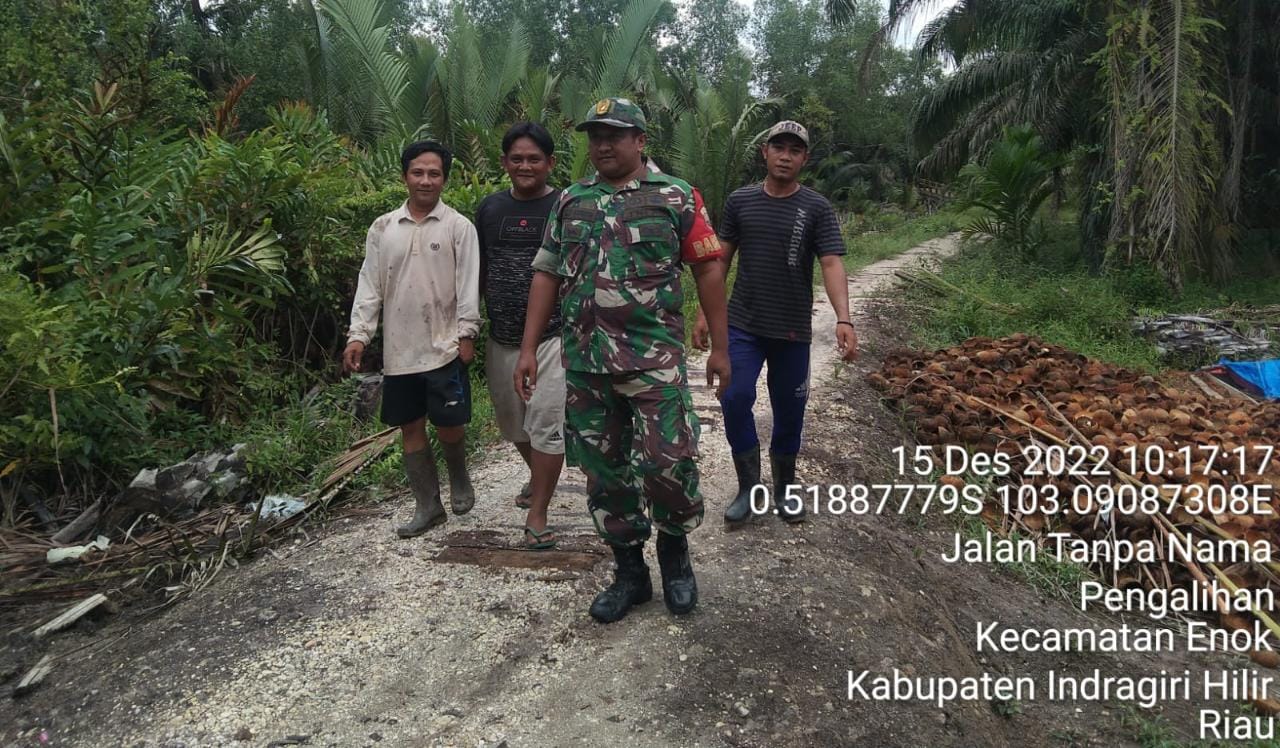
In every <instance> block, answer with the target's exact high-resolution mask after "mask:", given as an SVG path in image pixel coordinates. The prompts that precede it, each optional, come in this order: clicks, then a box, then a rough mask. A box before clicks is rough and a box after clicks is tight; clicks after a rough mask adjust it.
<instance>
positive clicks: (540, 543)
mask: <svg viewBox="0 0 1280 748" xmlns="http://www.w3.org/2000/svg"><path fill="white" fill-rule="evenodd" d="M524 534H525V541H524V549H525V550H526V551H546V550H550V549H552V548H555V547H556V543H557V542H559V541H558V539H557V538H556V531H555V530H552V529H551V528H550V527H547V528H544V529H543V530H542V532H538V531H537V530H535V529H533V528H532V527H529V526H528V525H526V526H525V528H524Z"/></svg>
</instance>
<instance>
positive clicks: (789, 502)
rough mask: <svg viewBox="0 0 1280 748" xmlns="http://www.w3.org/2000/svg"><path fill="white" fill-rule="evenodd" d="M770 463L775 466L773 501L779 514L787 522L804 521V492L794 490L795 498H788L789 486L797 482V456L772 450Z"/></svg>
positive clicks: (792, 493)
mask: <svg viewBox="0 0 1280 748" xmlns="http://www.w3.org/2000/svg"><path fill="white" fill-rule="evenodd" d="M769 465H770V467H772V468H773V503H774V506H775V507H777V509H778V516H779V517H781V518H782V519H783V520H784V521H786V522H791V523H795V522H804V492H803V491H800V490H798V489H797V490H793V491H792V492H791V494H790V495H791V496H792V497H793V498H791V499H788V498H787V486H790V485H793V484H794V483H795V482H796V456H795V455H779V454H774V453H772V452H770V453H769Z"/></svg>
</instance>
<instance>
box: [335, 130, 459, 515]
mask: <svg viewBox="0 0 1280 748" xmlns="http://www.w3.org/2000/svg"><path fill="white" fill-rule="evenodd" d="M452 162H453V157H452V155H451V154H450V153H449V151H448V149H446V148H445V147H444V146H442V145H440V144H439V143H436V142H434V141H430V140H425V141H421V142H418V143H414V144H412V145H410V146H409V147H407V148H405V150H404V152H403V153H401V155H400V165H401V169H402V176H403V177H404V183H405V187H406V188H407V189H408V192H409V196H408V199H407V200H405V203H404V205H402V206H401V207H399V208H397V209H396V210H393V211H391V212H390V213H387V214H386V215H383V216H380V217H379V218H378V220H376V221H374V222H373V225H372V226H370V227H369V233H368V236H367V237H366V238H365V256H364V264H363V265H362V266H361V268H360V281H359V285H358V287H357V289H356V299H355V303H354V304H353V305H352V307H351V328H350V331H349V332H348V333H347V348H346V350H345V351H343V354H342V358H343V364H344V366H345V368H346V369H347V370H348V371H358V370H359V369H360V363H361V358H362V356H363V354H364V349H365V346H366V345H367V344H368V343H369V340H370V339H372V338H373V335H374V333H376V332H377V330H378V317H379V315H381V317H382V328H383V340H384V345H383V354H382V371H383V383H382V420H383V422H384V423H386V424H387V425H388V426H399V427H400V435H401V438H402V439H403V441H404V466H405V472H406V474H407V475H408V478H409V487H410V488H411V489H412V490H413V494H414V498H415V503H416V508H415V511H414V515H413V519H412V520H410V521H409V522H408V523H407V524H405V525H401V526H400V527H398V528H396V533H397V534H398V535H400V537H403V538H409V537H414V536H415V535H420V534H422V533H423V532H426V531H427V530H429V529H431V528H432V527H435V526H436V525H439V524H443V523H444V522H445V521H446V520H447V519H448V515H447V514H445V511H444V507H443V505H442V504H441V503H440V478H439V475H438V474H437V471H436V461H435V456H434V455H433V454H432V451H431V442H430V441H429V440H428V438H427V427H426V422H427V420H430V421H431V424H432V425H433V426H435V427H436V436H437V437H438V438H439V440H440V446H441V449H442V450H443V452H444V457H445V465H446V467H447V468H448V470H449V486H450V495H449V504H450V506H451V508H452V509H453V513H454V514H465V513H467V512H468V511H470V510H471V507H472V506H473V505H474V504H475V492H474V491H473V490H472V488H471V479H470V477H469V476H468V474H467V463H466V445H465V435H466V430H465V426H466V424H467V423H470V421H471V379H470V377H469V376H468V375H467V365H468V364H470V363H471V359H472V358H473V357H474V356H475V338H476V335H477V334H478V333H479V331H480V291H479V277H480V245H479V241H478V240H477V238H476V230H475V227H474V226H472V225H471V222H470V221H468V220H467V219H466V218H464V217H463V216H462V215H461V214H460V213H458V212H457V211H456V210H454V209H453V208H450V207H449V206H448V205H445V204H444V203H443V202H441V201H440V194H441V192H442V191H443V190H444V185H445V183H446V182H447V181H448V179H449V167H450V166H451V165H452Z"/></svg>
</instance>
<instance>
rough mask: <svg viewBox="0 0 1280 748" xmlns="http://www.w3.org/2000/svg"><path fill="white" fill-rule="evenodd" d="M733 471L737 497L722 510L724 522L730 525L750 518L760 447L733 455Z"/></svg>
mask: <svg viewBox="0 0 1280 748" xmlns="http://www.w3.org/2000/svg"><path fill="white" fill-rule="evenodd" d="M733 469H734V470H736V471H737V472H738V495H737V496H734V497H733V501H731V502H729V506H728V507H727V508H726V509H725V510H724V521H725V522H728V523H729V524H731V525H732V524H738V523H740V522H743V521H745V520H746V519H747V518H748V517H750V516H751V489H753V488H755V487H756V486H757V485H759V483H760V445H758V444H757V445H756V446H755V447H754V448H752V449H749V450H747V451H746V452H743V453H741V454H736V455H734V456H733Z"/></svg>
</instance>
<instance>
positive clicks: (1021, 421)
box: [868, 335, 1280, 664]
mask: <svg viewBox="0 0 1280 748" xmlns="http://www.w3.org/2000/svg"><path fill="white" fill-rule="evenodd" d="M868 379H869V381H870V382H871V383H872V385H873V386H875V387H876V388H877V389H879V390H880V391H881V392H883V393H884V394H885V395H886V396H887V397H888V398H890V399H891V400H893V401H896V402H897V403H898V404H899V406H900V407H901V408H902V410H903V413H904V414H905V416H906V417H907V419H908V420H909V422H910V423H911V424H912V425H913V426H914V428H915V431H916V438H917V441H918V442H919V443H921V444H930V445H959V446H965V447H967V448H968V449H969V450H970V451H972V452H984V453H988V454H993V453H996V452H1000V453H1003V454H1004V455H1005V456H1006V459H1009V460H1010V462H1011V464H1012V471H1011V472H1010V474H1009V475H1008V476H1006V477H1004V478H1002V479H1000V480H1004V481H1009V482H1011V483H1014V484H1022V483H1025V484H1032V485H1044V484H1047V483H1053V484H1055V485H1056V486H1057V488H1058V490H1059V493H1060V495H1061V496H1064V497H1070V496H1071V495H1072V492H1073V490H1076V489H1077V487H1078V486H1081V485H1083V484H1088V483H1089V482H1093V483H1094V484H1097V485H1100V484H1103V483H1106V484H1109V485H1110V486H1111V487H1114V486H1117V485H1123V484H1127V485H1128V486H1132V487H1133V488H1134V490H1139V489H1141V488H1142V487H1143V486H1160V487H1161V491H1160V495H1161V496H1162V499H1171V498H1172V497H1174V496H1181V495H1184V494H1182V493H1180V492H1177V491H1175V490H1170V489H1169V488H1168V487H1170V486H1188V485H1190V484H1193V483H1198V484H1202V485H1220V486H1224V487H1231V486H1238V485H1244V486H1257V488H1256V489H1249V490H1251V491H1254V492H1255V494H1256V495H1261V496H1263V497H1269V498H1266V499H1265V501H1266V503H1267V505H1268V506H1269V508H1270V510H1271V512H1273V513H1272V514H1269V515H1268V514H1261V515H1259V514H1254V513H1252V512H1250V513H1243V514H1241V513H1236V514H1233V513H1229V512H1219V513H1216V514H1214V513H1208V512H1200V511H1197V512H1195V513H1191V512H1188V511H1186V507H1185V506H1183V505H1182V504H1179V503H1174V502H1172V501H1166V500H1162V501H1160V502H1159V504H1160V507H1161V508H1160V510H1159V511H1157V512H1154V513H1151V514H1145V513H1136V514H1128V515H1125V514H1121V513H1120V512H1110V513H1102V512H1098V511H1079V512H1077V511H1065V512H1057V513H1054V514H1053V515H1052V516H1045V514H1044V513H1042V512H1031V513H1026V514H1021V513H1018V512H1016V511H1014V512H1009V513H1006V512H1005V511H1004V507H1003V505H995V504H993V502H991V501H990V496H991V493H990V492H988V497H989V500H988V504H987V507H986V509H985V510H984V519H986V520H987V522H988V524H992V525H996V526H997V527H998V528H999V529H1002V530H1005V531H1010V530H1017V531H1019V532H1023V533H1030V534H1032V535H1039V534H1042V533H1046V532H1069V533H1072V534H1074V535H1076V536H1078V537H1081V538H1084V539H1086V540H1097V539H1103V538H1111V539H1116V538H1128V539H1131V540H1136V539H1142V538H1154V539H1156V540H1157V541H1158V542H1157V544H1156V545H1157V546H1158V547H1165V545H1166V544H1165V542H1164V539H1165V538H1166V536H1168V535H1169V534H1173V535H1175V536H1176V537H1178V538H1185V537H1188V536H1190V537H1193V538H1207V539H1233V538H1241V539H1246V540H1248V541H1250V542H1256V541H1259V540H1262V541H1266V542H1269V543H1271V544H1272V545H1273V547H1275V545H1276V540H1277V530H1278V529H1280V521H1278V520H1277V517H1280V515H1277V514H1275V513H1274V512H1275V511H1276V510H1277V507H1280V502H1278V501H1276V500H1275V499H1274V494H1275V492H1274V491H1273V487H1274V486H1275V485H1276V484H1277V483H1278V482H1280V455H1276V456H1275V459H1270V460H1268V461H1267V463H1268V464H1266V465H1263V464H1262V463H1263V462H1264V459H1263V457H1264V455H1266V454H1267V453H1268V450H1269V448H1270V447H1272V446H1274V445H1276V444H1277V443H1278V442H1280V405H1277V404H1276V403H1270V402H1262V403H1258V402H1252V401H1249V400H1246V399H1244V398H1241V397H1237V396H1234V395H1232V394H1230V393H1227V394H1224V393H1221V392H1218V391H1216V390H1214V389H1213V388H1211V387H1208V386H1207V385H1206V383H1205V382H1203V381H1194V378H1185V377H1184V379H1188V381H1194V384H1195V385H1196V386H1195V387H1188V388H1187V389H1183V388H1182V387H1180V386H1171V385H1169V384H1164V383H1161V382H1160V381H1158V380H1156V379H1155V378H1153V377H1151V376H1146V375H1143V374H1141V373H1138V372H1134V371H1130V370H1126V369H1122V368H1118V367H1114V366H1109V365H1107V364H1103V363H1100V362H1097V361H1094V360H1091V359H1088V358H1086V357H1084V356H1082V355H1079V354H1077V353H1074V352H1072V351H1069V350H1067V349H1064V348H1062V347H1059V346H1055V345H1047V344H1045V343H1043V342H1041V341H1040V340H1037V339H1035V338H1032V337H1028V336H1026V335H1014V336H1011V337H1007V338H1001V339H998V340H993V339H990V338H971V339H969V340H966V341H964V342H963V343H961V344H960V345H957V346H953V347H951V348H946V349H942V350H938V351H934V352H932V353H926V352H919V351H904V352H898V353H894V354H891V355H889V356H888V357H886V359H885V362H884V365H883V368H882V369H881V370H880V371H879V372H873V373H872V374H870V375H869V376H868ZM1049 445H1056V446H1057V447H1060V448H1062V449H1069V450H1074V454H1076V455H1077V456H1080V455H1088V457H1087V458H1086V459H1084V461H1083V462H1082V463H1081V466H1082V467H1088V468H1090V470H1087V471H1086V470H1080V471H1073V472H1093V473H1095V474H1092V475H1059V476H1057V477H1050V476H1028V475H1026V474H1025V467H1026V465H1027V462H1026V460H1025V456H1026V454H1027V453H1026V449H1027V447H1028V446H1031V447H1033V448H1034V447H1035V446H1039V447H1040V448H1047V447H1048V446H1049ZM1215 447H1216V448H1217V449H1218V450H1219V454H1220V455H1221V454H1223V453H1231V452H1232V450H1236V449H1238V448H1243V450H1242V451H1241V452H1239V453H1236V454H1247V455H1248V456H1247V460H1246V461H1245V465H1244V466H1243V468H1244V469H1243V470H1242V469H1241V467H1242V465H1240V464H1239V463H1240V460H1239V459H1223V458H1222V457H1221V456H1219V457H1218V459H1219V460H1220V461H1221V462H1220V464H1215V465H1213V466H1210V465H1208V464H1206V461H1207V460H1208V459H1209V458H1210V455H1211V453H1212V452H1213V450H1214V448H1215ZM1126 448H1128V449H1130V450H1131V451H1129V452H1126ZM1180 449H1182V450H1183V451H1182V453H1179V452H1178V450H1180ZM1149 450H1162V451H1163V452H1164V453H1165V455H1167V456H1169V457H1170V459H1169V460H1167V461H1166V464H1167V465H1169V466H1172V467H1171V468H1170V469H1169V470H1167V471H1161V472H1160V474H1149V473H1147V472H1144V471H1143V470H1142V469H1140V468H1142V467H1144V466H1147V467H1149V465H1147V463H1148V462H1150V463H1155V464H1157V465H1158V464H1159V460H1158V459H1151V460H1144V459H1143V458H1144V457H1145V456H1148V455H1149ZM1033 451H1034V450H1033ZM1131 454H1133V455H1136V456H1137V458H1138V459H1132V458H1129V457H1128V455H1131ZM1104 456H1105V460H1104V459H1103V458H1104ZM1149 456H1150V457H1153V458H1158V457H1159V456H1160V455H1158V454H1153V455H1149ZM1070 462H1075V460H1074V459H1073V460H1071V461H1070ZM1094 465H1098V466H1100V467H1099V470H1097V471H1093V470H1092V467H1093V466H1094ZM1187 467H1190V470H1188V469H1186V468H1187ZM952 480H954V479H952ZM1170 504H1173V505H1172V506H1171V505H1170ZM1076 508H1080V507H1076ZM1084 508H1085V509H1088V508H1089V507H1084ZM1093 508H1094V509H1096V506H1094V507H1093ZM1278 557H1280V554H1278ZM1096 571H1097V572H1098V573H1099V574H1100V575H1102V577H1103V579H1104V581H1107V582H1109V583H1111V584H1114V585H1116V586H1119V587H1128V586H1131V585H1142V586H1145V587H1147V588H1149V589H1150V588H1152V587H1155V586H1164V587H1166V588H1169V589H1172V588H1174V587H1177V586H1191V585H1196V584H1199V585H1202V586H1208V584H1209V583H1210V580H1213V581H1215V582H1216V584H1217V586H1218V587H1219V588H1221V589H1226V590H1234V589H1235V588H1239V587H1246V588H1263V587H1268V586H1270V587H1271V588H1273V589H1280V563H1237V564H1233V565H1225V564H1215V563H1207V562H1205V563H1197V562H1195V561H1189V562H1186V563H1175V562H1173V561H1171V560H1169V559H1163V558H1162V559H1160V560H1159V561H1158V562H1156V563H1137V562H1135V563H1131V564H1128V565H1126V566H1124V567H1123V568H1098V569H1096ZM1253 612H1254V614H1255V615H1256V616H1257V617H1258V618H1259V619H1260V620H1262V622H1263V623H1264V624H1265V625H1266V626H1267V627H1268V628H1270V629H1271V630H1272V631H1273V632H1275V635H1277V636H1280V626H1277V624H1276V622H1275V616H1276V614H1277V612H1276V611H1271V610H1254V611H1253ZM1247 618H1248V617H1247V616H1241V615H1238V614H1234V613H1228V612H1225V611H1224V612H1223V613H1222V615H1221V623H1222V624H1223V625H1225V626H1228V627H1232V628H1238V627H1241V626H1244V625H1248V624H1249V621H1248V620H1247ZM1259 659H1260V661H1262V658H1261V656H1260V657H1259ZM1268 664H1275V663H1268Z"/></svg>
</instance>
